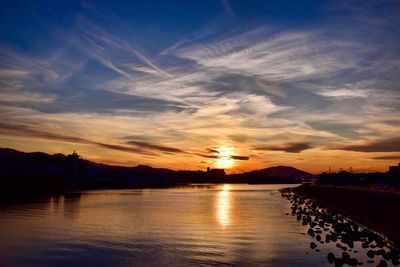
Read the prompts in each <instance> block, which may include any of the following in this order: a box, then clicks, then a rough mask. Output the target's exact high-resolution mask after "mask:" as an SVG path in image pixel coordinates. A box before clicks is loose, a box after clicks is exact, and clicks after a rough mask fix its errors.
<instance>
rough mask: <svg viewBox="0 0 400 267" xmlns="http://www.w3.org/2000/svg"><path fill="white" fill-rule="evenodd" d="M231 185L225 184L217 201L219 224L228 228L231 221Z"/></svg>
mask: <svg viewBox="0 0 400 267" xmlns="http://www.w3.org/2000/svg"><path fill="white" fill-rule="evenodd" d="M229 190H230V186H229V185H224V187H223V188H222V191H220V192H218V198H217V202H216V213H217V220H218V222H219V224H220V225H221V226H222V227H223V228H226V227H227V226H229V224H230V223H231V214H230V213H231V211H230V209H231V203H230V192H229Z"/></svg>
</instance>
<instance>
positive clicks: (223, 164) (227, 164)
mask: <svg viewBox="0 0 400 267" xmlns="http://www.w3.org/2000/svg"><path fill="white" fill-rule="evenodd" d="M215 163H216V165H217V167H218V168H220V169H229V168H232V167H233V163H234V162H233V160H231V159H229V158H225V157H223V158H222V157H221V158H219V159H216V162H215Z"/></svg>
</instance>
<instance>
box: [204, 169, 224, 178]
mask: <svg viewBox="0 0 400 267" xmlns="http://www.w3.org/2000/svg"><path fill="white" fill-rule="evenodd" d="M207 173H209V174H210V175H212V176H221V175H222V176H223V175H225V170H224V169H210V167H207Z"/></svg>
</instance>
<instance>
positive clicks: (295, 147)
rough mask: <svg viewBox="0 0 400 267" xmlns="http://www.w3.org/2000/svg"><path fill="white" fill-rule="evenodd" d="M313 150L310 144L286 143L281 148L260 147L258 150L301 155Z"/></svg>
mask: <svg viewBox="0 0 400 267" xmlns="http://www.w3.org/2000/svg"><path fill="white" fill-rule="evenodd" d="M310 148H312V146H311V145H310V143H309V142H298V143H286V144H283V145H280V146H260V147H256V148H255V149H256V150H269V151H283V152H288V153H300V152H301V151H303V150H307V149H310Z"/></svg>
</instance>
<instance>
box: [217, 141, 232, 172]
mask: <svg viewBox="0 0 400 267" xmlns="http://www.w3.org/2000/svg"><path fill="white" fill-rule="evenodd" d="M216 150H217V151H218V152H219V153H218V158H217V159H216V160H215V165H216V166H217V167H218V168H220V169H229V168H232V167H233V166H234V164H235V161H234V160H233V159H232V158H231V156H232V155H234V154H235V153H234V152H235V149H234V148H233V147H229V146H224V147H220V148H218V149H216Z"/></svg>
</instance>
